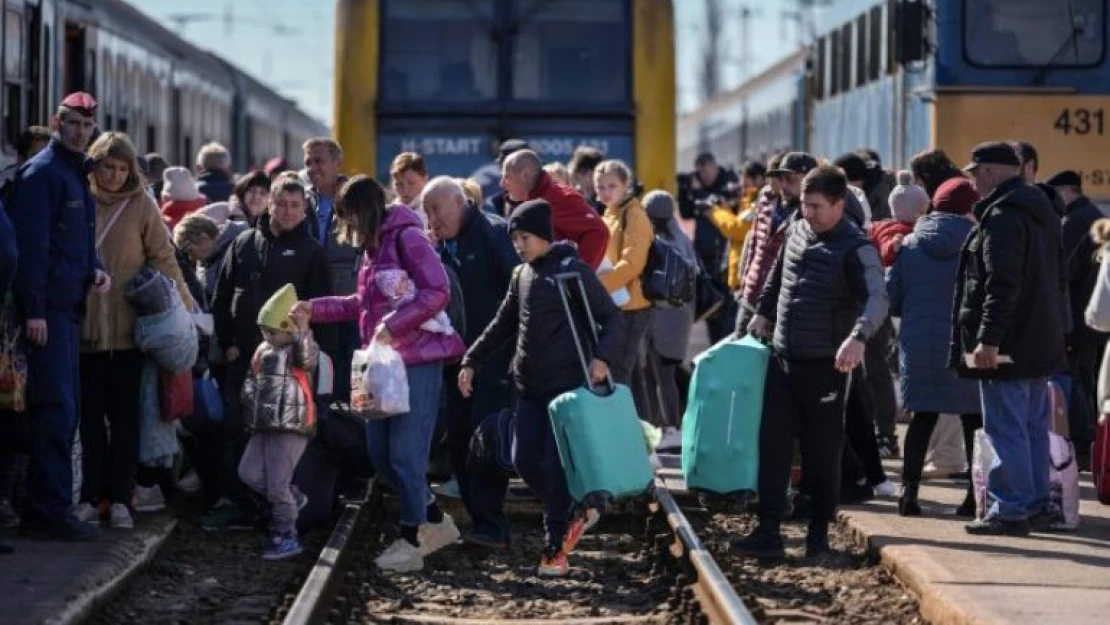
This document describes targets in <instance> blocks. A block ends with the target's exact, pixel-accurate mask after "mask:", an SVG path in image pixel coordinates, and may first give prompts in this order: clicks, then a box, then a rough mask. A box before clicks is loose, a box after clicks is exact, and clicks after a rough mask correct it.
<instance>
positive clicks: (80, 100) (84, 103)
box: [62, 91, 96, 115]
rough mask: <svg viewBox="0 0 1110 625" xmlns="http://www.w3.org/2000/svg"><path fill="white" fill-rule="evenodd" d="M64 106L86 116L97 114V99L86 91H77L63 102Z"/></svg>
mask: <svg viewBox="0 0 1110 625" xmlns="http://www.w3.org/2000/svg"><path fill="white" fill-rule="evenodd" d="M62 106H64V107H66V108H69V109H73V110H75V111H80V112H81V113H84V114H85V115H92V114H93V113H94V112H96V99H95V98H93V97H92V96H91V95H89V94H87V93H85V92H84V91H77V92H74V93H71V94H69V95H67V96H66V97H65V99H63V100H62Z"/></svg>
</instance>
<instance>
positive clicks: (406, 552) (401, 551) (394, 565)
mask: <svg viewBox="0 0 1110 625" xmlns="http://www.w3.org/2000/svg"><path fill="white" fill-rule="evenodd" d="M374 564H376V565H378V568H379V569H381V570H383V571H393V572H397V573H406V572H410V571H419V570H421V569H423V568H424V556H422V555H420V550H419V549H417V548H416V547H413V546H412V543H410V542H409V541H407V540H405V539H404V538H398V539H397V540H395V541H393V544H392V545H390V546H389V547H388V548H387V549H386V550H385V551H383V552H382V554H381V555H380V556H378V557H377V558H375V559H374Z"/></svg>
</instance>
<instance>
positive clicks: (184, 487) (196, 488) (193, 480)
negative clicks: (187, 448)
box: [177, 421, 201, 495]
mask: <svg viewBox="0 0 1110 625" xmlns="http://www.w3.org/2000/svg"><path fill="white" fill-rule="evenodd" d="M177 423H180V421H177ZM177 489H178V490H180V491H181V492H183V493H187V494H189V495H192V494H194V493H199V492H200V489H201V484H200V476H199V475H197V472H196V471H189V472H188V473H186V474H185V475H184V476H182V478H181V479H180V480H178V481H177Z"/></svg>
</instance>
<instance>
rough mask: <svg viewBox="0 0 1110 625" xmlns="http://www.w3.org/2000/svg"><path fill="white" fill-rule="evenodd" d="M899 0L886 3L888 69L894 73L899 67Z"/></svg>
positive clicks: (889, 0) (888, 0)
mask: <svg viewBox="0 0 1110 625" xmlns="http://www.w3.org/2000/svg"><path fill="white" fill-rule="evenodd" d="M897 50H898V0H887V3H886V71H887V72H889V73H891V74H893V73H894V72H895V70H897V69H898V59H897Z"/></svg>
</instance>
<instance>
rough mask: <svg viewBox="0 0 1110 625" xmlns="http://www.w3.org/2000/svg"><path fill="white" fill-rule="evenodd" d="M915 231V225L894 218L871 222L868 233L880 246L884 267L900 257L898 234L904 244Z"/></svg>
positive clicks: (872, 240)
mask: <svg viewBox="0 0 1110 625" xmlns="http://www.w3.org/2000/svg"><path fill="white" fill-rule="evenodd" d="M942 214H944V213H942ZM969 223H970V222H969ZM913 231H914V227H913V225H911V224H906V223H902V222H900V221H897V220H894V219H883V220H881V221H873V222H871V225H870V226H868V228H867V235H868V236H869V237H871V242H872V243H874V244H875V247H877V248H879V257H880V258H881V259H882V261H883V267H890V266H891V265H893V264H894V261H895V259H897V258H898V252H895V251H894V242H895V240H896V239H897V238H898V236H902V237H903V240H902V244H903V246H904V245H905V238H904V237H906V236H908V235H909V234H911V233H912V232H913ZM961 243H962V241H961Z"/></svg>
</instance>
